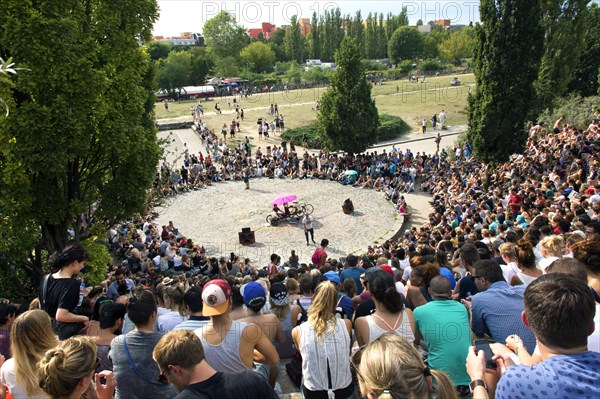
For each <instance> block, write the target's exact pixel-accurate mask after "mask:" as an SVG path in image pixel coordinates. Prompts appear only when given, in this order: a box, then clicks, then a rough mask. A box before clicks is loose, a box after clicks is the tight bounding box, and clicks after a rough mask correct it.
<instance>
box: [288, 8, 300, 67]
mask: <svg viewBox="0 0 600 399" xmlns="http://www.w3.org/2000/svg"><path fill="white" fill-rule="evenodd" d="M283 46H284V48H285V54H286V56H287V58H288V59H289V60H295V61H296V62H299V63H303V62H304V36H302V32H300V23H299V22H298V17H297V16H296V15H294V16H292V19H291V21H290V25H289V26H288V27H287V28H286V32H285V37H284V39H283Z"/></svg>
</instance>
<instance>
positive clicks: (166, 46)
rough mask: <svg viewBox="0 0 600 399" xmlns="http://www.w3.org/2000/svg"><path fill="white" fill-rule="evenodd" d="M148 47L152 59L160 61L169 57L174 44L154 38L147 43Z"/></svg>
mask: <svg viewBox="0 0 600 399" xmlns="http://www.w3.org/2000/svg"><path fill="white" fill-rule="evenodd" d="M146 48H147V49H148V54H149V55H150V59H151V60H152V61H158V60H160V59H163V58H167V56H168V55H169V53H170V52H171V50H173V45H172V44H171V43H167V42H162V41H158V40H152V41H151V42H148V43H146Z"/></svg>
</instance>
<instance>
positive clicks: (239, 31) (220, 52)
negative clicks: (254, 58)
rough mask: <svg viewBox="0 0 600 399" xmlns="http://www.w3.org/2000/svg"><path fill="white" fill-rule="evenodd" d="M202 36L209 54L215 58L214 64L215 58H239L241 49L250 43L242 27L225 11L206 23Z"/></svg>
mask: <svg viewBox="0 0 600 399" xmlns="http://www.w3.org/2000/svg"><path fill="white" fill-rule="evenodd" d="M202 35H203V36H204V39H205V41H206V45H207V46H208V48H209V50H210V52H211V54H212V55H214V56H215V62H216V61H217V58H224V57H234V58H237V57H239V55H240V51H241V50H242V48H244V47H245V46H246V45H247V44H248V43H250V38H249V37H248V35H247V34H246V30H245V29H244V27H243V26H241V25H239V24H238V23H237V22H236V21H235V17H234V16H233V15H231V14H229V13H228V12H226V11H221V12H219V13H218V14H217V15H215V16H214V17H213V18H211V19H209V20H208V21H206V23H205V24H204V27H203V28H202Z"/></svg>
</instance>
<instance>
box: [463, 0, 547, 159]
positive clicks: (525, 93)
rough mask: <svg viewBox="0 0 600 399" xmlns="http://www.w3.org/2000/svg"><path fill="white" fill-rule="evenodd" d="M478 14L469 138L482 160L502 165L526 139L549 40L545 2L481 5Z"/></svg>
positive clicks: (506, 0) (486, 1) (508, 0)
mask: <svg viewBox="0 0 600 399" xmlns="http://www.w3.org/2000/svg"><path fill="white" fill-rule="evenodd" d="M479 12H480V16H481V25H479V26H477V27H476V34H477V38H478V42H477V47H476V50H475V57H474V64H475V80H476V83H477V88H476V90H475V93H474V94H473V95H470V96H469V108H468V120H469V129H468V132H467V137H468V140H469V141H470V143H471V144H472V146H473V148H474V151H475V154H476V155H477V157H478V158H479V159H481V160H483V161H486V162H493V163H495V162H503V161H506V160H507V159H508V157H509V156H510V155H511V154H513V153H515V152H517V151H521V150H522V149H523V145H524V143H525V140H526V139H527V133H526V131H525V122H526V120H527V116H528V114H529V113H530V110H531V109H532V107H533V106H534V102H535V90H534V88H533V83H532V82H533V81H534V80H535V78H536V77H537V74H538V71H539V63H540V58H541V55H542V54H541V53H542V50H543V40H544V39H543V37H544V30H543V29H542V27H541V25H540V22H539V21H540V19H541V8H540V0H530V1H521V0H503V1H501V2H497V1H495V0H481V3H480V8H479Z"/></svg>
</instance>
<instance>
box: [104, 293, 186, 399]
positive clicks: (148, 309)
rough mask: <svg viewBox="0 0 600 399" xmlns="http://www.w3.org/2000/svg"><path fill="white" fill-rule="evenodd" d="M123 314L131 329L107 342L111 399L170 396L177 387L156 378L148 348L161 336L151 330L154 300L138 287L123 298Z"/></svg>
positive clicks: (151, 348)
mask: <svg viewBox="0 0 600 399" xmlns="http://www.w3.org/2000/svg"><path fill="white" fill-rule="evenodd" d="M127 315H128V316H129V319H131V321H132V322H133V324H134V325H135V328H134V330H133V331H131V332H129V333H127V334H124V335H119V336H118V337H116V338H115V339H113V341H112V342H111V344H110V357H111V359H112V362H113V370H114V373H115V376H116V379H117V391H116V394H115V399H147V398H167V399H168V398H173V397H175V396H176V395H177V391H176V390H175V388H174V387H173V386H171V385H164V384H161V383H159V382H158V377H159V376H160V371H159V370H158V367H157V366H156V364H155V363H154V362H153V361H152V350H153V349H154V347H155V346H156V344H157V342H158V341H159V340H160V338H161V337H162V336H163V334H162V333H161V332H157V331H154V328H153V327H154V323H155V322H156V319H157V310H156V300H155V298H154V295H153V294H152V293H151V292H150V291H142V292H141V293H140V294H139V295H138V296H134V297H132V298H129V300H128V301H127Z"/></svg>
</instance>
